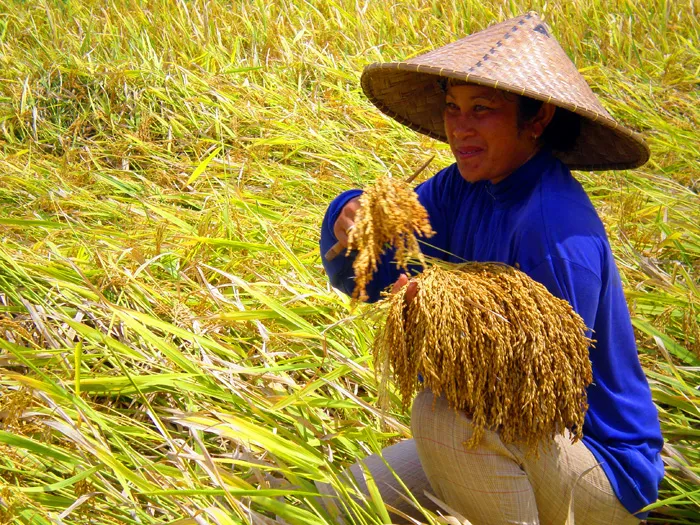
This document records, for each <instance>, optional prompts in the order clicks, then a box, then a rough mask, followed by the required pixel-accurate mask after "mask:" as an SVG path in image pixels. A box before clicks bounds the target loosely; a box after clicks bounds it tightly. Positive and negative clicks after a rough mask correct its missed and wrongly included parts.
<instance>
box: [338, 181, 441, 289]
mask: <svg viewBox="0 0 700 525" xmlns="http://www.w3.org/2000/svg"><path fill="white" fill-rule="evenodd" d="M434 233H435V232H433V229H432V228H431V226H430V222H429V221H428V213H427V212H426V211H425V208H424V207H423V205H422V204H421V203H420V202H419V201H418V196H417V195H416V193H415V192H414V191H413V189H411V188H410V187H409V186H408V184H406V183H405V182H403V181H401V180H397V179H394V178H391V177H379V178H378V179H377V180H376V181H375V182H374V183H373V184H372V185H370V186H369V187H368V188H366V189H365V191H364V192H363V193H362V195H361V196H360V209H359V210H358V211H357V215H356V220H355V227H354V228H353V229H352V230H350V233H349V238H348V249H349V250H357V252H358V253H357V257H356V258H355V261H354V262H353V270H354V272H355V290H354V292H353V298H354V299H359V300H360V301H364V300H366V299H367V293H366V288H367V284H368V283H369V282H370V281H371V280H372V275H373V274H374V272H376V271H377V267H378V266H377V265H378V262H379V258H380V257H381V255H382V253H384V251H385V250H386V249H387V246H389V245H391V246H393V247H394V249H395V250H396V252H395V254H394V259H395V261H396V264H397V265H398V266H399V267H400V268H403V269H404V270H407V269H408V263H409V260H410V259H411V258H412V257H415V258H418V260H419V261H420V262H421V263H424V262H425V261H424V259H423V255H422V253H421V251H420V248H419V246H418V240H417V239H416V235H421V236H423V237H431V236H432V235H433V234H434Z"/></svg>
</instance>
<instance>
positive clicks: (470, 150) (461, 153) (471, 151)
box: [455, 146, 484, 159]
mask: <svg viewBox="0 0 700 525" xmlns="http://www.w3.org/2000/svg"><path fill="white" fill-rule="evenodd" d="M482 151H484V149H483V148H479V147H477V146H462V147H459V148H456V149H455V153H456V154H457V156H458V157H459V158H460V159H470V158H472V157H475V156H477V155H478V154H479V153H481V152H482Z"/></svg>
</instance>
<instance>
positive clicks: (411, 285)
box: [391, 273, 418, 306]
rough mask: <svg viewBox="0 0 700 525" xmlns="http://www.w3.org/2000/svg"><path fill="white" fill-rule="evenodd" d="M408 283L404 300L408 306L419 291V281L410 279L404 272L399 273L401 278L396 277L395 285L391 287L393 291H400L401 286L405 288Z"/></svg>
mask: <svg viewBox="0 0 700 525" xmlns="http://www.w3.org/2000/svg"><path fill="white" fill-rule="evenodd" d="M406 285H408V288H406V295H405V296H404V302H405V303H406V306H408V305H409V304H411V302H412V301H413V299H414V298H415V297H416V294H417V293H418V283H417V282H416V281H414V280H410V281H409V279H408V276H407V275H406V274H405V273H402V274H401V275H399V278H398V279H396V282H395V283H394V286H392V287H391V293H398V292H399V291H400V290H401V288H403V287H404V286H406Z"/></svg>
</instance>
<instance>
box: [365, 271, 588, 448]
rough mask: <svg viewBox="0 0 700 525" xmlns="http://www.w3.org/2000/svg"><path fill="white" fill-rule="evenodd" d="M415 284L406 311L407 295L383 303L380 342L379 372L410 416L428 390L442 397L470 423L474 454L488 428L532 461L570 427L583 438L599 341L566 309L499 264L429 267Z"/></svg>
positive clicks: (534, 284)
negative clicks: (412, 405)
mask: <svg viewBox="0 0 700 525" xmlns="http://www.w3.org/2000/svg"><path fill="white" fill-rule="evenodd" d="M416 280H417V281H418V293H417V295H416V297H415V299H414V300H413V301H412V302H411V303H410V304H409V305H406V304H405V300H404V295H405V292H406V288H404V289H403V290H401V291H400V292H399V293H396V294H394V295H391V296H389V297H388V298H387V299H386V300H387V301H388V302H389V311H388V315H387V318H386V322H385V323H384V325H383V327H382V328H381V329H380V331H379V333H378V336H377V338H376V339H375V343H374V357H375V363H377V368H378V374H379V375H380V376H382V378H384V377H387V376H389V375H390V374H391V375H392V376H393V379H394V381H395V383H396V385H397V387H398V390H399V393H400V395H401V398H402V401H403V404H404V408H407V407H408V406H409V405H410V403H411V401H412V399H413V397H414V395H415V393H416V392H417V391H418V390H420V389H422V388H430V389H431V390H432V391H433V393H434V394H435V395H436V396H440V395H442V396H444V397H445V398H446V399H447V401H448V403H449V405H450V406H451V407H452V408H454V409H455V410H461V411H465V412H466V413H467V415H468V416H469V417H470V418H471V419H472V422H473V425H474V429H475V430H474V434H473V436H472V438H471V439H470V440H469V441H468V442H467V443H466V446H467V447H473V446H475V445H476V444H477V443H478V442H479V441H480V440H481V438H482V436H483V433H484V430H485V429H491V430H496V431H497V432H499V434H500V437H501V439H503V441H504V442H505V443H514V442H519V443H523V444H524V445H525V446H526V448H527V449H528V451H530V452H534V453H535V454H536V453H537V448H538V446H539V445H540V444H542V443H548V442H551V440H552V439H553V438H554V436H555V435H557V434H564V432H565V430H566V429H568V430H569V431H570V432H571V437H572V441H573V442H575V441H577V440H578V439H580V438H581V437H582V429H583V421H584V417H585V413H586V410H587V408H588V404H587V398H586V387H587V386H588V385H589V384H590V383H591V381H592V373H591V363H590V360H589V356H588V351H589V347H590V346H591V343H592V341H591V339H590V338H588V337H587V335H586V326H585V324H584V322H583V319H582V318H581V317H580V316H579V315H578V314H576V313H575V312H574V311H573V309H572V308H571V305H569V303H568V302H566V301H564V300H562V299H558V298H556V297H554V296H553V295H552V294H551V293H549V291H548V290H547V289H546V288H545V287H544V286H543V285H541V284H540V283H537V282H536V281H533V280H532V279H531V278H529V277H528V276H527V275H526V274H524V273H523V272H521V271H519V270H517V269H515V268H513V267H510V266H507V265H503V264H498V263H467V264H463V265H455V266H454V267H452V268H449V269H443V268H440V267H437V266H432V267H429V268H428V269H426V270H425V271H424V272H423V273H422V274H421V275H419V276H418V277H416ZM390 368H391V370H390ZM419 374H420V375H421V376H422V377H423V383H422V384H421V383H419V381H418V376H419ZM383 382H385V381H381V382H380V383H383Z"/></svg>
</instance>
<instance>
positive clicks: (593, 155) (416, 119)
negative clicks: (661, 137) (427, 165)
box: [361, 62, 649, 171]
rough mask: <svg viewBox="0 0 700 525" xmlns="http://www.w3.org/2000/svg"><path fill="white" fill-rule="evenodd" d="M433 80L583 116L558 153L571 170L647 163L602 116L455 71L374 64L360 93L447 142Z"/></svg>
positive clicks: (637, 142)
mask: <svg viewBox="0 0 700 525" xmlns="http://www.w3.org/2000/svg"><path fill="white" fill-rule="evenodd" d="M438 77H445V78H453V79H457V80H461V81H466V82H469V83H472V84H478V85H483V86H488V87H493V88H496V89H501V90H503V91H507V92H510V93H516V94H518V95H524V96H528V97H530V98H534V99H537V100H541V101H543V102H549V103H551V104H553V105H555V106H557V107H560V108H563V109H566V110H568V111H571V112H573V113H576V114H578V115H580V116H581V117H583V119H582V125H581V133H580V135H579V139H578V140H577V142H576V144H575V146H574V147H573V148H572V149H571V150H569V151H566V152H557V151H555V154H556V155H557V157H559V158H560V159H561V160H562V161H563V162H564V163H565V164H567V166H569V168H570V169H577V170H591V171H604V170H614V169H631V168H637V167H639V166H641V165H643V164H644V163H645V162H647V160H649V148H648V147H647V145H646V144H645V142H644V140H643V139H642V138H641V136H639V135H638V134H637V133H634V132H633V131H631V130H629V129H627V128H625V127H624V126H622V125H620V124H619V123H618V122H616V121H615V120H613V119H612V118H609V117H607V116H605V115H602V114H599V113H594V112H592V111H589V110H587V109H585V108H581V107H578V106H576V105H575V104H571V103H569V102H567V101H564V100H557V99H553V98H552V97H547V96H543V95H542V94H541V93H538V92H535V91H532V90H528V89H527V88H522V87H519V86H514V85H510V84H508V83H504V82H498V81H494V80H492V79H489V78H483V77H480V76H479V75H474V74H465V73H463V72H460V71H453V70H446V69H444V68H433V67H431V66H426V65H423V64H411V63H406V62H389V63H377V64H371V65H369V66H367V67H366V68H365V70H364V72H363V74H362V79H361V84H362V89H363V91H364V92H365V94H366V95H367V97H368V98H369V100H370V101H371V102H372V103H373V104H374V105H375V106H377V108H379V110H380V111H382V112H383V113H384V114H386V115H388V116H389V117H391V118H393V119H395V120H397V121H398V122H400V123H401V124H404V125H406V126H408V127H409V128H411V129H413V130H415V131H417V132H419V133H423V134H424V135H428V136H429V137H433V138H435V139H438V140H441V141H443V142H447V137H446V135H445V126H444V121H443V109H444V101H445V93H444V91H443V90H442V87H441V86H440V84H439V83H438V81H437V80H438Z"/></svg>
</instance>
